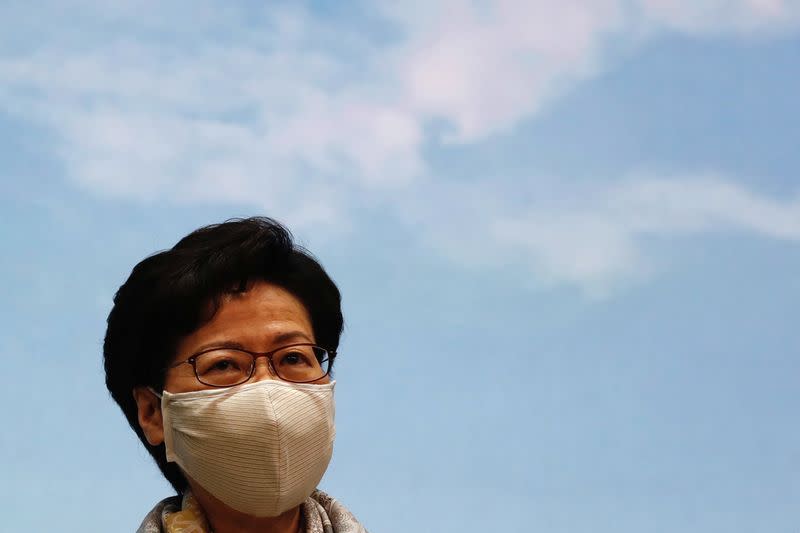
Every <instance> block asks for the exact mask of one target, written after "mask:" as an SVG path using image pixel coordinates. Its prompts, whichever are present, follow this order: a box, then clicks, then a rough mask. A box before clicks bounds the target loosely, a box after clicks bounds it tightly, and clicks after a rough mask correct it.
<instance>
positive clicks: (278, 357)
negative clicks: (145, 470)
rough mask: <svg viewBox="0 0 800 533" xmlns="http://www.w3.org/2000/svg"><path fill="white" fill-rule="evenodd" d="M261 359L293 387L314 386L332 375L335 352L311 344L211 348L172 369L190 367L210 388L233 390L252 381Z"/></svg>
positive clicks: (172, 366) (198, 378) (176, 364)
mask: <svg viewBox="0 0 800 533" xmlns="http://www.w3.org/2000/svg"><path fill="white" fill-rule="evenodd" d="M259 357H266V358H267V361H268V362H269V366H270V368H271V369H272V372H273V373H274V374H275V375H276V376H278V378H280V379H282V380H284V381H290V382H292V383H311V382H312V381H317V380H320V379H322V378H324V377H325V376H327V375H328V374H329V373H330V371H331V365H332V363H333V359H334V358H335V357H336V352H334V351H328V350H326V349H325V348H322V347H320V346H317V345H315V344H309V343H301V344H290V345H288V346H282V347H280V348H278V349H277V350H272V351H269V352H251V351H249V350H243V349H238V348H210V349H208V350H205V351H202V352H199V353H196V354H194V355H193V356H191V357H189V358H188V359H186V360H184V361H181V362H180V363H175V364H174V365H171V366H170V367H169V368H174V367H176V366H180V365H183V364H187V363H188V364H190V365H192V368H193V369H194V375H195V376H197V381H199V382H200V383H202V384H204V385H209V386H211V387H233V386H234V385H240V384H242V383H244V382H245V381H247V380H249V379H250V378H251V377H253V372H255V369H256V359H258V358H259Z"/></svg>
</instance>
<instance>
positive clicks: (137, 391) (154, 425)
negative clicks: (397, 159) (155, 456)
mask: <svg viewBox="0 0 800 533" xmlns="http://www.w3.org/2000/svg"><path fill="white" fill-rule="evenodd" d="M133 399H134V400H136V407H137V409H138V415H139V426H141V428H142V431H143V432H144V436H145V438H146V439H147V442H149V443H150V444H151V445H152V446H158V445H159V444H161V443H162V442H164V422H163V420H162V418H161V400H160V399H159V398H158V396H156V395H155V394H154V393H153V391H151V390H150V389H148V388H147V387H135V388H134V389H133Z"/></svg>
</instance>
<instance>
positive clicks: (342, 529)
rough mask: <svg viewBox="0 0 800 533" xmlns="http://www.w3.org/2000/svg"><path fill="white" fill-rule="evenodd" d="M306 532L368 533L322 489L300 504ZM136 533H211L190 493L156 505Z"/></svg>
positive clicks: (304, 532)
mask: <svg viewBox="0 0 800 533" xmlns="http://www.w3.org/2000/svg"><path fill="white" fill-rule="evenodd" d="M300 511H301V512H302V513H303V519H304V520H303V521H304V523H305V529H303V532H302V533H367V530H366V529H364V526H362V525H361V524H360V523H359V522H358V520H356V518H355V517H354V516H353V515H352V513H350V511H348V510H347V509H345V507H344V506H343V505H342V504H341V503H339V502H338V501H336V500H335V499H334V498H331V497H330V496H328V495H327V494H325V493H324V492H322V491H321V490H315V491H314V492H313V493H312V494H311V496H309V497H308V498H306V501H304V502H303V504H302V506H301V510H300ZM136 533H213V532H212V531H211V528H210V527H209V525H208V522H207V521H206V517H205V515H204V514H203V510H202V509H201V508H200V505H199V504H198V503H197V500H195V499H194V496H192V493H191V492H190V491H188V490H187V491H186V492H185V493H184V495H183V498H181V497H180V496H172V497H171V498H166V499H164V500H161V501H160V502H158V504H157V505H156V506H155V507H154V508H153V510H152V511H150V512H149V513H147V516H146V517H145V518H144V521H142V525H140V526H139V529H137V530H136Z"/></svg>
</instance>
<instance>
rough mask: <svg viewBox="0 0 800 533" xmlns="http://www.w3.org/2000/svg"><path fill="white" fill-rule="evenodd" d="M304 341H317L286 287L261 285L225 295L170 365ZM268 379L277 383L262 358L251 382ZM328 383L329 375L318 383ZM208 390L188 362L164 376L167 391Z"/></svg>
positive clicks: (303, 311)
mask: <svg viewBox="0 0 800 533" xmlns="http://www.w3.org/2000/svg"><path fill="white" fill-rule="evenodd" d="M303 342H309V343H314V342H316V340H315V339H314V332H313V330H312V327H311V319H310V317H309V315H308V311H307V310H306V308H305V306H304V305H303V304H302V303H301V302H300V300H298V299H297V298H296V297H295V296H293V295H292V294H291V293H290V292H288V291H287V290H285V289H283V288H282V287H280V286H278V285H274V284H272V283H268V282H265V281H257V282H255V283H253V284H252V285H251V286H250V287H249V288H248V290H247V291H246V292H243V293H232V294H227V295H224V296H223V297H222V298H221V300H220V305H219V308H218V309H217V312H216V313H215V314H214V316H213V318H212V319H211V320H210V321H209V322H207V323H206V324H204V325H203V326H202V327H200V328H199V329H197V330H196V331H194V332H193V333H191V334H190V335H188V336H187V337H184V338H183V339H182V340H181V341H180V343H179V344H178V348H177V351H176V354H175V357H174V358H173V359H172V361H171V363H170V364H175V363H179V362H181V361H185V360H186V359H188V358H189V357H191V356H192V355H194V354H196V353H198V352H200V351H203V350H205V349H207V348H212V347H223V346H226V345H239V346H241V347H242V348H244V349H246V350H249V351H252V352H268V351H271V350H274V349H276V348H280V347H281V346H286V345H288V344H295V343H303ZM264 379H278V378H277V377H276V376H275V375H273V374H272V373H271V371H270V368H269V362H268V361H267V358H266V357H260V358H258V359H257V361H256V368H255V371H254V373H253V377H252V378H250V381H251V382H253V381H260V380H264ZM328 381H330V378H329V377H328V376H325V377H324V378H323V379H322V380H320V381H319V382H320V383H327V382H328ZM210 388H213V387H210V386H208V385H204V384H202V383H200V382H199V381H198V380H197V378H196V377H195V374H194V370H193V369H192V365H191V364H188V363H187V364H182V365H178V366H176V367H173V368H170V369H169V370H168V371H167V374H166V376H165V382H164V389H165V390H167V391H169V392H173V393H175V392H189V391H196V390H202V389H210Z"/></svg>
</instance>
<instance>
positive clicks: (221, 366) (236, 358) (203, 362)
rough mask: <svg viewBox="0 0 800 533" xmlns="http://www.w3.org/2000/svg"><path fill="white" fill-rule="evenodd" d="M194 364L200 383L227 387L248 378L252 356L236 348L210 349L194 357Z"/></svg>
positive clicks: (251, 365)
mask: <svg viewBox="0 0 800 533" xmlns="http://www.w3.org/2000/svg"><path fill="white" fill-rule="evenodd" d="M194 366H195V371H196V372H197V379H199V380H200V382H201V383H205V384H206V385H214V386H216V387H228V386H231V385H238V384H239V383H244V382H245V381H247V380H248V378H249V377H250V374H251V372H252V370H253V368H252V367H253V358H252V357H251V356H250V354H249V353H247V352H240V351H238V350H229V349H220V350H212V351H210V352H205V353H202V354H200V355H198V356H197V357H195V364H194Z"/></svg>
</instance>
